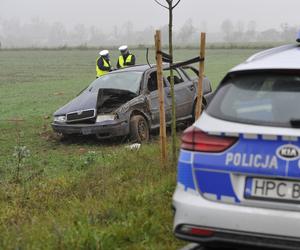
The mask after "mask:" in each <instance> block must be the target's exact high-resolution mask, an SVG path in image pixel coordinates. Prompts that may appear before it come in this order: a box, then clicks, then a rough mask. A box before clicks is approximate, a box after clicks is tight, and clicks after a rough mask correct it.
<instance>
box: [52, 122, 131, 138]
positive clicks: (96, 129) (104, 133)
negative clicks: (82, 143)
mask: <svg viewBox="0 0 300 250" xmlns="http://www.w3.org/2000/svg"><path fill="white" fill-rule="evenodd" d="M51 126H52V128H53V130H54V131H55V132H57V133H62V134H82V135H90V134H95V135H97V137H98V138H103V139H105V138H112V137H117V136H125V135H128V134H129V124H128V122H127V121H126V120H123V121H113V122H111V123H95V124H66V123H55V122H53V123H52V124H51Z"/></svg>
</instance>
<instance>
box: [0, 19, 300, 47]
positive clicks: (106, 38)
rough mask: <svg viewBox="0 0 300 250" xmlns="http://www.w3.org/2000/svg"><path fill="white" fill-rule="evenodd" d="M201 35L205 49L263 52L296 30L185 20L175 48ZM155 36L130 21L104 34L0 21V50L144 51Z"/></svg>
mask: <svg viewBox="0 0 300 250" xmlns="http://www.w3.org/2000/svg"><path fill="white" fill-rule="evenodd" d="M160 30H161V31H162V42H163V44H167V43H168V25H164V26H162V27H160ZM201 31H204V32H207V41H208V42H209V45H208V46H210V47H211V48H245V47H246V48H248V47H249V48H257V47H258V48H264V47H269V46H268V44H269V43H272V44H273V43H274V44H276V43H277V44H278V43H279V44H280V43H290V42H292V41H294V40H295V38H296V34H297V31H298V27H297V26H291V25H289V24H287V23H283V24H281V25H280V27H277V28H271V29H266V30H261V31H258V30H257V23H256V22H255V21H250V22H248V23H243V22H241V21H239V22H233V21H231V20H229V19H227V20H225V21H223V22H222V23H221V24H220V31H219V32H210V31H209V30H208V29H207V25H206V23H205V21H203V22H202V23H201V24H200V25H199V26H195V25H194V24H193V20H192V19H188V20H187V21H186V22H185V23H184V24H183V25H182V26H181V27H179V28H177V29H175V30H174V35H173V37H174V44H176V45H177V46H180V47H184V48H186V47H188V48H196V47H197V46H198V45H199V33H200V32H201ZM154 33H155V28H154V27H153V26H149V27H146V28H145V29H143V30H139V31H137V30H135V29H134V25H133V23H132V22H130V21H127V22H124V23H123V24H122V25H120V26H114V27H112V28H111V31H110V32H104V31H102V30H101V29H100V28H98V27H96V26H89V27H88V26H85V25H83V24H78V25H76V26H75V27H74V28H72V29H71V30H68V29H67V28H66V27H65V26H64V25H63V24H62V23H59V22H56V23H52V24H49V23H47V22H45V21H44V20H42V19H39V18H36V19H32V20H31V22H30V23H25V24H23V23H21V22H19V21H18V20H15V19H13V20H5V19H0V48H1V47H2V48H14V49H15V48H43V49H48V48H51V49H53V48H55V49H89V48H107V47H112V46H115V47H116V48H117V47H118V46H120V45H122V44H128V45H131V46H135V47H137V48H139V47H141V48H144V47H149V46H153V44H154ZM266 44H267V45H266ZM106 45H109V46H106Z"/></svg>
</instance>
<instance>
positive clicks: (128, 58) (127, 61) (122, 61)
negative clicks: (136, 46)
mask: <svg viewBox="0 0 300 250" xmlns="http://www.w3.org/2000/svg"><path fill="white" fill-rule="evenodd" d="M131 59H132V55H131V54H130V55H129V56H127V58H126V61H125V62H126V63H130V62H131ZM125 62H124V57H123V56H122V55H121V56H119V65H120V68H124V67H126V66H125V65H124V63H125Z"/></svg>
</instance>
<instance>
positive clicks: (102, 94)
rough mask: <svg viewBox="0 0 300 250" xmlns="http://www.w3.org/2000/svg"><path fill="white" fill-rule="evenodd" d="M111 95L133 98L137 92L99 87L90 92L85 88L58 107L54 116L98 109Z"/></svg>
mask: <svg viewBox="0 0 300 250" xmlns="http://www.w3.org/2000/svg"><path fill="white" fill-rule="evenodd" d="M112 96H115V97H116V96H118V97H120V99H121V98H122V96H129V97H131V98H134V97H136V96H137V94H136V93H133V92H130V91H128V90H122V89H99V91H98V92H90V91H89V90H88V89H87V90H85V91H84V92H82V93H81V94H80V95H79V96H77V97H76V98H74V99H73V100H72V101H70V102H69V103H67V104H66V105H64V106H63V107H61V108H60V109H58V110H57V111H56V112H55V113H54V116H59V115H65V114H67V113H70V112H75V111H79V110H88V109H98V108H99V107H100V106H101V105H103V103H105V101H107V100H108V99H109V98H110V97H112Z"/></svg>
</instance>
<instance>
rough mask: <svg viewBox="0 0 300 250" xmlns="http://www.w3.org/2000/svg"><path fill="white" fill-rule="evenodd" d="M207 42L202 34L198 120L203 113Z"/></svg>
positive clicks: (197, 106)
mask: <svg viewBox="0 0 300 250" xmlns="http://www.w3.org/2000/svg"><path fill="white" fill-rule="evenodd" d="M205 41H206V34H205V33H203V32H201V37H200V58H203V60H201V61H200V63H199V80H198V92H197V105H196V117H195V118H196V120H197V119H198V118H199V117H200V114H201V111H202V96H203V79H204V60H205Z"/></svg>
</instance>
